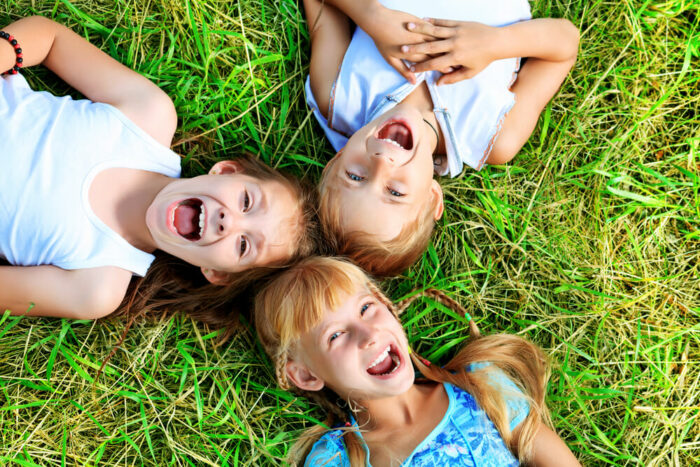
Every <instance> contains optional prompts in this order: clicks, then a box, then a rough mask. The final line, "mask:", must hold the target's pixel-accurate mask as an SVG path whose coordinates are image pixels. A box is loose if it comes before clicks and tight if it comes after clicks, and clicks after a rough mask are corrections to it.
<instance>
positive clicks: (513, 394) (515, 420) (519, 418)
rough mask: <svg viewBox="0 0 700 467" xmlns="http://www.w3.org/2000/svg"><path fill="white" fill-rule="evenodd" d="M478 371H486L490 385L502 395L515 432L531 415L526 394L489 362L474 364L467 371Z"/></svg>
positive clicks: (511, 428) (511, 427) (510, 424)
mask: <svg viewBox="0 0 700 467" xmlns="http://www.w3.org/2000/svg"><path fill="white" fill-rule="evenodd" d="M478 370H484V371H486V374H487V376H488V382H489V385H490V386H491V387H492V388H494V389H495V390H496V391H499V392H500V393H501V396H502V397H503V400H504V401H505V403H506V410H507V411H508V421H509V427H510V430H511V431H513V430H514V429H515V427H517V426H518V425H520V424H521V423H522V422H523V421H525V418H527V415H528V414H529V413H530V404H529V402H528V401H527V398H526V396H525V394H523V392H522V391H521V390H520V388H519V387H518V386H517V385H516V384H515V382H513V380H512V379H510V378H509V377H508V376H507V375H506V374H505V373H504V372H503V370H501V369H500V368H498V367H496V366H493V365H491V364H490V363H488V362H477V363H472V364H470V365H469V366H468V367H467V371H478Z"/></svg>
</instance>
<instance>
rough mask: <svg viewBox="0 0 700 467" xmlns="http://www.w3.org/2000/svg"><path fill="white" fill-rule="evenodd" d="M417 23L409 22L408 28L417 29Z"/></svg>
mask: <svg viewBox="0 0 700 467" xmlns="http://www.w3.org/2000/svg"><path fill="white" fill-rule="evenodd" d="M415 28H416V24H415V23H408V29H415Z"/></svg>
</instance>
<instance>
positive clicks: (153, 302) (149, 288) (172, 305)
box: [113, 155, 321, 340]
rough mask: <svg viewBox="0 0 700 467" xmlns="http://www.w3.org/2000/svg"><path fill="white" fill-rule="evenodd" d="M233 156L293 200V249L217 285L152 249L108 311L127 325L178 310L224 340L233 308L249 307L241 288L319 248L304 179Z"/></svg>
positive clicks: (311, 193) (313, 202) (311, 195)
mask: <svg viewBox="0 0 700 467" xmlns="http://www.w3.org/2000/svg"><path fill="white" fill-rule="evenodd" d="M236 161H237V162H238V163H239V164H240V165H241V167H242V169H243V170H242V172H243V173H245V174H246V175H249V176H251V177H255V178H257V179H258V180H271V181H276V182H279V183H281V184H282V185H283V186H285V187H286V188H288V189H289V190H290V191H291V192H292V195H293V196H294V198H295V199H296V200H297V202H298V207H299V216H298V217H299V220H298V224H297V229H296V230H297V232H298V238H297V239H296V240H295V242H294V245H295V249H294V251H293V252H292V255H291V257H290V258H288V260H287V261H286V262H285V263H283V264H274V265H270V266H268V267H259V268H254V269H249V270H246V271H243V272H241V273H236V274H231V275H230V276H231V280H230V282H229V283H227V284H226V285H223V286H222V285H214V284H211V283H209V282H208V281H207V280H206V279H205V278H204V276H203V275H202V272H201V270H200V268H198V267H196V266H192V265H190V264H188V263H186V262H184V261H182V260H181V259H178V258H175V257H174V256H171V255H169V254H167V253H163V252H156V259H155V260H154V261H153V264H152V265H151V267H150V268H149V269H148V272H147V273H146V276H144V277H143V278H140V279H137V280H134V281H132V282H131V284H130V285H129V289H128V291H127V294H126V296H125V298H124V300H123V301H122V304H121V305H120V306H119V308H118V309H117V311H116V312H115V313H114V314H113V315H124V314H126V315H130V316H129V323H128V324H127V329H128V327H129V325H130V323H131V322H132V321H133V318H134V317H135V316H138V315H140V314H142V313H143V312H144V311H146V310H148V311H149V312H156V313H169V312H171V311H180V312H183V313H185V314H186V315H188V316H190V317H192V318H194V319H196V320H198V321H200V322H203V323H205V324H207V325H208V326H210V327H212V328H214V329H219V328H223V329H224V330H225V331H224V335H223V340H225V339H226V338H228V337H230V335H231V334H232V333H233V331H234V329H235V328H236V325H237V322H238V320H237V318H238V313H239V312H243V311H247V310H249V309H250V305H251V303H250V298H249V295H250V294H248V293H247V292H249V291H250V288H251V286H252V285H253V284H254V283H255V282H256V281H258V280H261V279H263V278H265V277H267V276H269V275H270V274H271V273H272V272H273V271H276V270H278V269H279V268H281V267H284V266H286V265H289V264H292V263H294V261H297V260H298V259H299V258H303V257H305V256H308V255H310V254H313V253H316V252H317V251H318V249H319V248H320V245H321V240H320V233H319V227H318V220H317V211H316V206H317V205H318V199H317V195H316V193H315V190H314V189H313V188H312V187H311V186H310V185H308V184H307V183H305V182H302V181H301V180H299V179H298V178H296V177H294V176H292V175H289V174H285V173H282V172H280V171H278V170H275V169H273V168H272V167H270V166H268V165H266V164H264V163H263V162H261V161H260V160H259V159H258V158H256V157H254V156H251V155H245V156H243V157H239V158H237V159H236Z"/></svg>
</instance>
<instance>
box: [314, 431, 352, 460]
mask: <svg viewBox="0 0 700 467" xmlns="http://www.w3.org/2000/svg"><path fill="white" fill-rule="evenodd" d="M322 466H333V467H335V466H341V467H350V462H349V461H348V457H347V455H346V453H345V443H344V442H343V433H342V432H341V431H329V432H328V433H326V434H324V435H323V436H321V438H320V439H319V440H318V441H316V442H315V443H314V445H313V446H312V447H311V451H310V452H309V455H308V456H306V460H305V461H304V467H322Z"/></svg>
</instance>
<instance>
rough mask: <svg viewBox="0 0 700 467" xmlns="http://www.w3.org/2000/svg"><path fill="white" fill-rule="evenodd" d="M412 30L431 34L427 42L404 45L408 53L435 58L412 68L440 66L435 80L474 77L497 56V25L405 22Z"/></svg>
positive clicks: (435, 68)
mask: <svg viewBox="0 0 700 467" xmlns="http://www.w3.org/2000/svg"><path fill="white" fill-rule="evenodd" d="M406 29H408V30H409V31H411V32H413V33H418V34H421V35H423V36H429V37H430V38H432V40H431V41H430V42H423V43H420V44H414V45H408V44H407V45H405V46H403V47H402V48H401V50H402V51H404V53H406V54H407V55H421V54H423V55H428V56H432V57H434V58H430V59H428V60H425V61H423V62H422V63H417V64H416V65H414V66H413V67H411V71H413V72H415V73H418V72H422V71H429V70H440V71H442V72H443V73H444V75H443V76H441V77H440V79H439V80H438V84H452V83H456V82H458V81H461V80H463V79H468V78H473V77H474V76H476V75H477V74H478V73H479V72H480V71H481V70H483V69H484V68H486V67H487V66H488V65H489V64H490V63H491V62H493V61H494V60H496V59H498V57H497V56H496V53H495V51H496V50H497V44H498V28H495V27H492V26H487V25H485V24H481V23H474V22H469V21H452V20H446V19H432V18H431V19H428V20H427V21H421V22H416V23H414V24H407V25H406Z"/></svg>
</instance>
